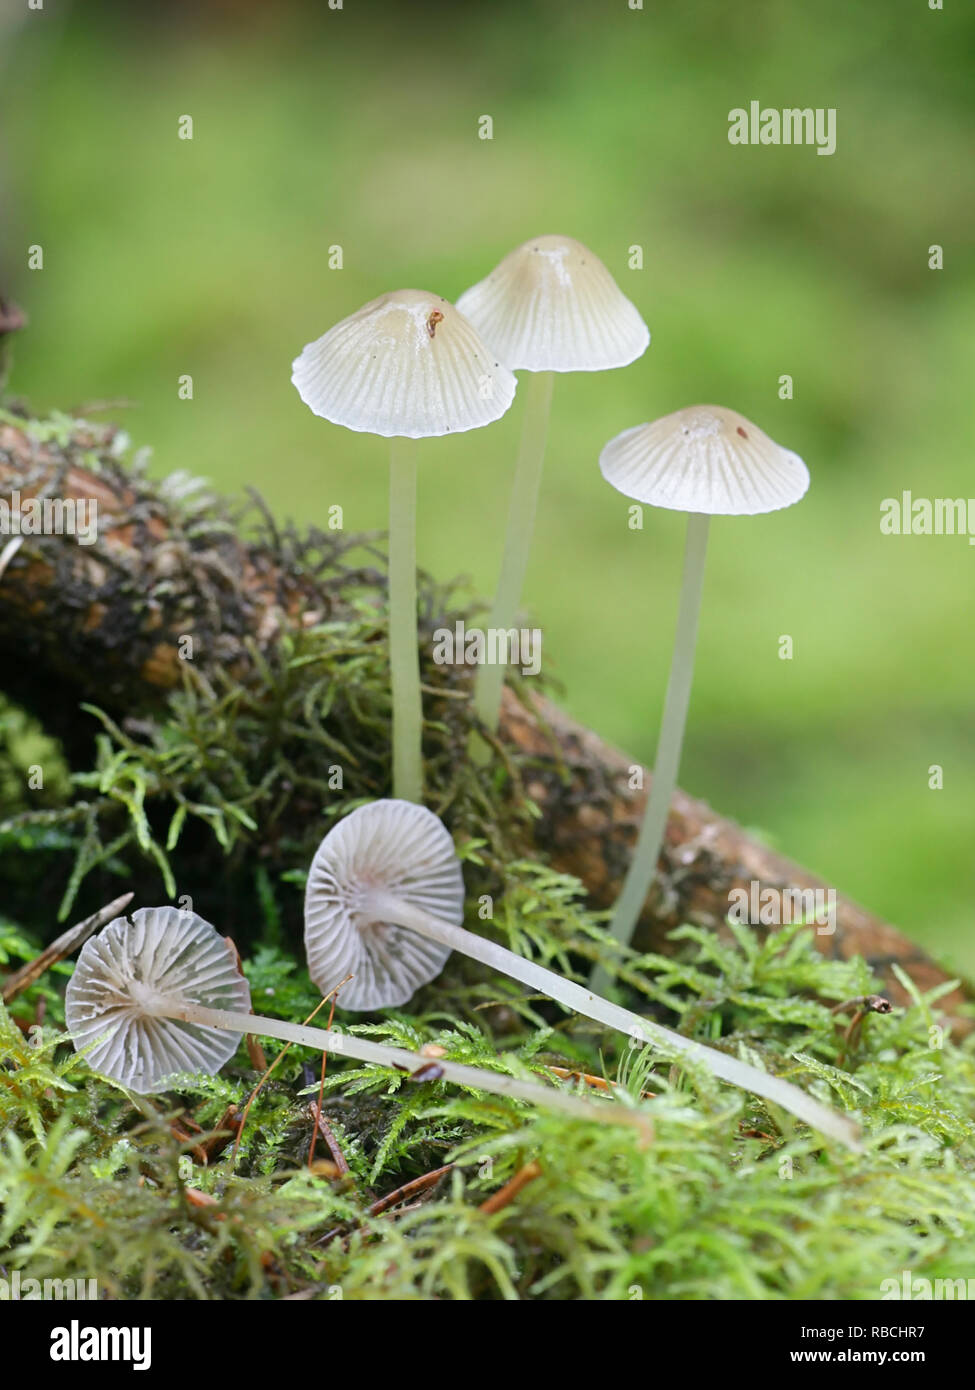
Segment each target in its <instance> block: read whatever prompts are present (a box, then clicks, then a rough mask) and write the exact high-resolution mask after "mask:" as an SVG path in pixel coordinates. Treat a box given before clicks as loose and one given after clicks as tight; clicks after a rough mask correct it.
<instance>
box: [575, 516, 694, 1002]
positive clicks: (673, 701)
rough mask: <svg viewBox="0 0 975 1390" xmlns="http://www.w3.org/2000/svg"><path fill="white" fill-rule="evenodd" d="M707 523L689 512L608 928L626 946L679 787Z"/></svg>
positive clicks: (602, 980) (601, 982) (597, 974)
mask: <svg viewBox="0 0 975 1390" xmlns="http://www.w3.org/2000/svg"><path fill="white" fill-rule="evenodd" d="M709 520H710V518H709V517H708V516H706V515H705V514H704V513H702V512H689V513H688V517H687V541H686V545H685V549H684V577H683V580H682V583H681V591H680V604H679V607H678V610H677V634H676V636H675V638H674V655H673V660H672V661H671V664H670V679H669V680H668V682H667V696H666V699H665V701H664V713H663V719H662V720H661V723H660V734H659V737H658V739H657V757H656V761H655V763H654V769H653V781H652V782H651V784H650V796H649V798H648V800H647V805H646V810H645V811H644V813H643V824H642V826H641V827H640V834H639V837H638V838H637V842H636V846H635V848H634V850H633V857H632V858H631V860H630V867H629V870H628V872H627V875H626V879H625V881H624V883H623V887H622V890H621V892H620V895H619V898H618V899H617V901H616V907H615V908H614V910H613V918H612V921H611V923H610V931H611V932H612V934H613V936H614V937H615V938H616V940H617V941H620V942H622V943H623V945H628V944H629V942H630V940H631V939H632V936H633V932H634V929H635V927H636V924H637V920H638V918H639V916H640V913H641V911H642V910H643V904H644V903H645V902H646V898H647V894H648V893H649V891H650V885H651V884H652V883H653V880H654V877H655V875H656V872H657V860H658V858H659V856H660V847H661V845H662V844H663V839H664V832H665V830H666V828H667V816H668V814H669V812H670V802H671V798H672V797H673V795H674V789H675V787H676V786H677V769H678V768H679V766H680V752H681V745H682V744H683V742H684V725H685V723H686V720H687V707H688V704H689V703H690V698H691V681H692V679H693V676H694V648H695V646H696V644H697V619H698V614H699V612H700V609H701V590H702V588H703V585H704V562H705V558H706V556H707V548H708V522H709ZM609 983H610V982H609V978H608V976H607V975H606V972H605V971H604V970H602V969H600V968H598V967H597V969H596V970H595V971H594V972H593V975H592V979H591V980H590V984H591V985H592V987H593V989H606V988H608V986H609Z"/></svg>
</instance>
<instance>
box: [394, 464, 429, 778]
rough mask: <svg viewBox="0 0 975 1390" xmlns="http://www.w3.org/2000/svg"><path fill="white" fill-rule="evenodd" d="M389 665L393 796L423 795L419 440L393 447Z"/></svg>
mask: <svg viewBox="0 0 975 1390" xmlns="http://www.w3.org/2000/svg"><path fill="white" fill-rule="evenodd" d="M389 669H390V684H391V687H392V698H393V795H394V796H397V797H400V798H402V800H404V801H417V802H419V801H422V800H423V757H422V747H421V744H422V736H423V705H422V701H421V698H420V656H419V644H418V640H417V629H416V440H414V439H401V438H394V439H393V440H391V442H390V451H389Z"/></svg>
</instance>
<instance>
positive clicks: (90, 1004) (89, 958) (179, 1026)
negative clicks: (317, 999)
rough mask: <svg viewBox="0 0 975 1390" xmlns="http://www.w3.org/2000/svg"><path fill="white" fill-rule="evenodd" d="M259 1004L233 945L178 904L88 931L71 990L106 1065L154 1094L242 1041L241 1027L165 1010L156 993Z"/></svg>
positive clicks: (209, 1068)
mask: <svg viewBox="0 0 975 1390" xmlns="http://www.w3.org/2000/svg"><path fill="white" fill-rule="evenodd" d="M161 999H168V1000H172V1001H174V1002H176V1003H180V1004H202V1005H204V1006H205V1007H207V1008H211V1009H237V1010H240V1011H243V1012H244V1013H247V1012H249V1010H250V1006H251V996H250V988H249V986H248V984H247V981H246V980H245V979H244V978H243V976H242V975H241V974H240V972H239V970H238V969H237V960H236V956H235V954H234V951H233V949H232V947H231V946H230V945H229V944H228V943H227V942H226V941H225V940H224V939H223V937H222V936H220V934H219V933H218V932H217V931H216V930H215V929H214V928H213V927H211V926H210V923H209V922H204V920H203V918H202V917H197V915H196V913H195V912H181V911H180V910H179V909H178V908H175V907H144V908H140V909H139V911H138V912H133V913H132V916H131V921H129V920H127V919H126V918H125V917H116V918H115V920H114V921H112V922H109V924H108V926H107V927H105V928H103V930H102V931H101V932H99V934H98V935H97V936H93V937H92V938H91V940H90V941H87V942H86V943H85V945H84V947H83V949H82V951H81V954H80V955H79V957H78V963H77V965H76V966H75V969H74V974H73V975H72V976H71V979H70V980H69V981H68V988H67V991H66V993H65V1020H66V1022H67V1025H68V1028H69V1029H70V1031H71V1033H72V1035H73V1041H74V1045H75V1047H76V1048H77V1049H78V1050H79V1051H80V1049H81V1048H83V1047H86V1046H87V1045H88V1044H89V1043H92V1042H95V1040H96V1039H98V1038H100V1039H101V1041H100V1042H95V1046H94V1047H93V1048H92V1050H91V1051H90V1052H89V1053H88V1054H87V1060H88V1062H89V1064H90V1065H91V1066H92V1067H94V1068H95V1070H96V1071H100V1072H103V1073H104V1074H105V1075H106V1076H110V1077H112V1078H113V1079H114V1080H116V1081H120V1082H121V1083H122V1085H123V1086H127V1087H128V1088H129V1090H131V1091H138V1092H139V1093H140V1094H142V1095H148V1094H149V1093H150V1092H152V1091H159V1090H162V1089H163V1083H164V1081H165V1080H166V1078H167V1077H170V1076H173V1075H175V1073H177V1072H207V1073H208V1074H209V1075H211V1076H212V1075H213V1074H214V1073H215V1072H218V1071H219V1070H220V1068H221V1067H222V1066H223V1064H224V1063H225V1062H227V1061H229V1059H230V1058H231V1057H232V1056H233V1055H234V1053H235V1052H236V1051H237V1045H238V1043H239V1042H240V1037H241V1035H240V1034H239V1033H228V1032H225V1031H223V1030H222V1029H217V1028H207V1027H204V1026H203V1025H202V1024H199V1023H184V1022H182V1021H181V1020H179V1019H173V1018H157V1017H155V1016H154V1015H153V1013H152V1007H153V1003H154V1001H156V1002H158V1001H159V1000H161Z"/></svg>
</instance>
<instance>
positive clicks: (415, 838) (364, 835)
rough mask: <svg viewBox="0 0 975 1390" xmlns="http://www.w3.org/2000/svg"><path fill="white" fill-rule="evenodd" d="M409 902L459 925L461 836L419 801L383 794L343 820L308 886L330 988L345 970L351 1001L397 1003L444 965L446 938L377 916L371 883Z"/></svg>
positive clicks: (357, 1005) (311, 933)
mask: <svg viewBox="0 0 975 1390" xmlns="http://www.w3.org/2000/svg"><path fill="white" fill-rule="evenodd" d="M376 891H379V892H385V893H390V894H394V895H395V896H396V897H398V898H401V899H402V900H403V901H404V902H407V903H409V904H411V905H412V906H415V907H419V908H422V909H424V910H425V911H427V912H429V913H431V914H432V915H433V916H434V917H439V918H440V919H441V920H442V921H444V922H449V923H450V924H451V926H455V927H459V926H460V925H461V923H462V922H463V919H464V877H463V874H462V872H461V867H460V860H459V859H458V858H457V854H456V851H455V850H454V842H453V840H452V839H451V838H450V835H449V833H448V831H447V829H446V827H445V826H444V824H443V822H442V821H441V820H440V819H439V817H437V816H435V815H434V813H433V812H432V811H429V810H427V808H426V807H425V806H418V805H416V804H414V803H413V802H411V801H393V800H389V801H374V802H372V803H371V804H370V805H368V806H360V807H359V808H358V809H357V810H355V811H352V812H351V813H350V814H349V815H347V816H346V817H345V818H344V820H341V821H339V823H338V824H337V825H336V826H335V828H334V829H333V830H330V831H329V833H328V834H327V835H326V836H325V838H324V840H323V841H322V843H321V844H320V845H319V847H318V850H317V852H316V854H315V858H314V859H313V860H312V866H311V870H310V871H309V874H308V885H307V888H306V891H305V948H306V950H307V952H308V969H309V971H310V973H311V977H312V979H313V980H314V981H315V983H316V984H317V985H318V987H319V989H320V990H321V991H322V993H323V994H327V993H328V992H329V990H331V989H334V988H335V986H336V985H337V984H338V983H339V981H340V980H342V979H344V978H345V976H346V975H352V976H353V978H352V979H351V980H350V981H349V983H348V984H346V985H343V987H342V990H341V992H340V994H339V998H338V1002H339V1005H340V1006H341V1007H342V1008H344V1009H358V1010H361V1009H385V1008H393V1007H395V1006H397V1005H399V1004H405V1003H406V1001H407V1000H408V999H409V998H410V997H411V996H412V995H413V994H415V993H416V991H417V990H418V989H419V987H420V986H421V985H425V984H427V982H428V981H430V980H432V979H433V978H434V977H435V976H436V975H439V974H440V971H441V970H442V969H443V966H444V962H445V961H446V959H447V957H448V956H449V955H450V951H449V949H448V948H447V947H446V946H440V945H438V944H437V943H436V942H434V941H428V940H426V938H424V937H422V936H418V935H417V934H416V932H412V931H409V930H408V929H407V928H405V927H399V926H395V925H393V924H391V923H387V922H383V921H377V920H376V918H375V916H374V915H373V914H372V913H371V912H370V909H369V903H368V898H369V894H370V893H371V892H376Z"/></svg>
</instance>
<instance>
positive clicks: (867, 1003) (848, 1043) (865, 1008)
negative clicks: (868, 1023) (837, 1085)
mask: <svg viewBox="0 0 975 1390" xmlns="http://www.w3.org/2000/svg"><path fill="white" fill-rule="evenodd" d="M892 1008H893V1005H892V1004H891V1002H890V1000H889V999H885V998H884V996H883V995H882V994H858V995H857V996H856V997H855V998H854V999H844V1001H843V1003H842V1004H834V1005H833V1007H832V1008H831V1009H830V1013H831V1014H838V1013H842V1012H843V1010H844V1009H854V1010H855V1011H856V1012H855V1013H854V1015H853V1017H852V1018H851V1019H850V1022H849V1025H848V1027H847V1029H846V1031H845V1032H844V1034H843V1051H842V1052H841V1053H840V1055H839V1057H838V1058H837V1062H838V1064H839V1065H840V1066H842V1065H843V1063H844V1062H845V1061H846V1054H847V1051H848V1050H849V1049H851V1048H852V1047H853V1045H854V1043H855V1040H856V1038H857V1036H858V1034H859V1032H860V1025H861V1024H862V1023H863V1020H864V1019H865V1018H866V1016H867V1014H889V1013H890V1011H891V1009H892ZM837 1022H839V1020H838V1019H837Z"/></svg>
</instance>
